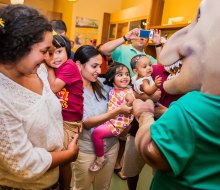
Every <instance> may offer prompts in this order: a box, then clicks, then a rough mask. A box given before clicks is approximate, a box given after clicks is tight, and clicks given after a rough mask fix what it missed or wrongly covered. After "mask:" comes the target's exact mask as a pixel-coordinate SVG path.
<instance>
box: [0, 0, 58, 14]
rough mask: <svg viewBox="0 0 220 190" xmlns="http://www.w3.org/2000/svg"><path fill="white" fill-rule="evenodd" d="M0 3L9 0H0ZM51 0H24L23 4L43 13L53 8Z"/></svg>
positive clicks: (8, 1)
mask: <svg viewBox="0 0 220 190" xmlns="http://www.w3.org/2000/svg"><path fill="white" fill-rule="evenodd" d="M0 3H7V4H9V3H10V0H0ZM53 3H54V2H53V0H24V4H25V5H29V6H32V7H34V8H36V9H38V10H40V11H42V12H43V13H46V12H47V11H52V10H53Z"/></svg>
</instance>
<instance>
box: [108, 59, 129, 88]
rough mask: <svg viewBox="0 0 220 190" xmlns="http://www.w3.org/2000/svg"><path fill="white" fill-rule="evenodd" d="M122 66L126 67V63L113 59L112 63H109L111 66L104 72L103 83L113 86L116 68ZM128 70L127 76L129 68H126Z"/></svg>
mask: <svg viewBox="0 0 220 190" xmlns="http://www.w3.org/2000/svg"><path fill="white" fill-rule="evenodd" d="M124 67H125V68H127V69H128V67H127V66H126V65H124V64H122V63H119V62H115V61H114V62H113V64H111V66H110V67H109V68H108V70H107V72H106V74H105V81H104V84H107V85H109V86H111V87H113V86H114V85H113V83H114V80H115V75H116V71H117V69H118V68H119V69H122V68H124ZM128 72H129V76H131V75H130V71H129V69H128Z"/></svg>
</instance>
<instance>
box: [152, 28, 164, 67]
mask: <svg viewBox="0 0 220 190" xmlns="http://www.w3.org/2000/svg"><path fill="white" fill-rule="evenodd" d="M152 41H153V43H154V45H155V51H156V59H157V63H158V64H159V62H158V60H159V55H160V52H161V50H162V48H163V46H162V43H161V30H158V29H155V30H154V36H153V39H152Z"/></svg>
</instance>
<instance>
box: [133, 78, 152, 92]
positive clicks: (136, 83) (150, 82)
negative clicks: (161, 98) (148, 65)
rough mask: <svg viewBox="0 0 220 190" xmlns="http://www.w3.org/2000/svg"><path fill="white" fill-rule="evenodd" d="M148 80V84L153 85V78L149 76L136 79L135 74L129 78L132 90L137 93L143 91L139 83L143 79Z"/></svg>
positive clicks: (141, 82)
mask: <svg viewBox="0 0 220 190" xmlns="http://www.w3.org/2000/svg"><path fill="white" fill-rule="evenodd" d="M146 79H147V80H148V81H149V86H153V85H154V80H153V78H152V77H151V76H149V77H143V78H140V79H138V80H137V75H134V76H133V77H132V78H131V82H132V84H133V88H134V90H135V91H136V92H137V93H138V94H143V93H144V92H143V91H141V85H142V84H143V81H144V80H146Z"/></svg>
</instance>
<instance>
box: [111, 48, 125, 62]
mask: <svg viewBox="0 0 220 190" xmlns="http://www.w3.org/2000/svg"><path fill="white" fill-rule="evenodd" d="M122 48H123V45H120V46H118V47H117V48H116V49H114V51H113V52H112V55H111V58H112V59H113V60H115V61H118V60H119V58H120V56H121V53H122Z"/></svg>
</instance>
